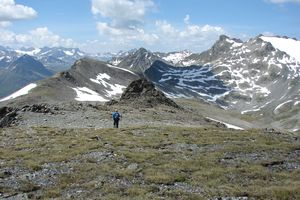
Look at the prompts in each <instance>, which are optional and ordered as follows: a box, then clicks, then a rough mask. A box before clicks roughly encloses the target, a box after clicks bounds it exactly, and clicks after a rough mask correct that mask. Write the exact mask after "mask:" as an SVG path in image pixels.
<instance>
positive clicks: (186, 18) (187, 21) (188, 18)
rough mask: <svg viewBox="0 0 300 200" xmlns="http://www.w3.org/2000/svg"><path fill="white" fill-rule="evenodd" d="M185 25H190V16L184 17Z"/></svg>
mask: <svg viewBox="0 0 300 200" xmlns="http://www.w3.org/2000/svg"><path fill="white" fill-rule="evenodd" d="M183 21H184V23H185V24H189V23H190V15H186V16H185V18H184V19H183Z"/></svg>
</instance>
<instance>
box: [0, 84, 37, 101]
mask: <svg viewBox="0 0 300 200" xmlns="http://www.w3.org/2000/svg"><path fill="white" fill-rule="evenodd" d="M36 86H37V84H36V83H30V84H29V85H27V86H25V87H24V88H22V89H20V90H18V91H16V92H15V93H13V94H11V95H9V96H7V97H5V98H3V99H0V102H1V101H7V100H12V99H15V98H17V97H20V96H23V95H26V94H28V93H29V91H30V90H32V89H33V88H35V87H36Z"/></svg>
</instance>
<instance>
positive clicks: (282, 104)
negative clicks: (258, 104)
mask: <svg viewBox="0 0 300 200" xmlns="http://www.w3.org/2000/svg"><path fill="white" fill-rule="evenodd" d="M290 102H292V100H288V101H286V102H283V103H281V104H279V105H278V106H277V107H276V108H275V109H274V112H276V110H278V109H280V108H281V107H282V106H284V105H285V104H288V103H290Z"/></svg>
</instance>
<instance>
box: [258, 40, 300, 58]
mask: <svg viewBox="0 0 300 200" xmlns="http://www.w3.org/2000/svg"><path fill="white" fill-rule="evenodd" d="M260 38H261V39H262V40H264V41H265V42H270V43H271V44H272V45H273V46H274V47H275V48H276V49H279V50H280V51H284V52H286V53H287V54H289V55H290V56H291V57H293V58H295V59H296V60H297V61H298V62H300V41H297V40H294V39H292V38H279V37H267V36H261V37H260Z"/></svg>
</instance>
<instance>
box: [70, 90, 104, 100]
mask: <svg viewBox="0 0 300 200" xmlns="http://www.w3.org/2000/svg"><path fill="white" fill-rule="evenodd" d="M72 89H73V90H75V92H76V94H77V97H76V98H75V100H76V101H100V102H105V101H108V100H107V99H105V98H103V97H102V96H100V95H99V94H98V93H97V92H95V91H93V90H91V89H89V88H87V87H77V88H72Z"/></svg>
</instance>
